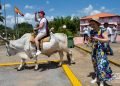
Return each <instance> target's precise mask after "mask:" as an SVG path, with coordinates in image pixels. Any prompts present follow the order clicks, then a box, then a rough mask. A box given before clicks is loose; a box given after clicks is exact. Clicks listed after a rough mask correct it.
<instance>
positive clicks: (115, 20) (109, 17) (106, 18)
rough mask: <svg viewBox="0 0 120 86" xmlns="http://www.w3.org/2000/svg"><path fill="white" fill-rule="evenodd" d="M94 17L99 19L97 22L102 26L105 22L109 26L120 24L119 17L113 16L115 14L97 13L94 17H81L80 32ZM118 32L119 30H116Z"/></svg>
mask: <svg viewBox="0 0 120 86" xmlns="http://www.w3.org/2000/svg"><path fill="white" fill-rule="evenodd" d="M94 17H99V20H98V21H99V22H100V23H101V25H103V24H104V23H105V22H108V23H109V24H111V25H112V24H116V25H117V24H120V15H115V14H109V13H99V14H96V15H91V16H86V17H82V18H81V19H80V32H82V31H83V28H84V27H85V26H88V25H89V19H91V18H94ZM118 30H119V31H120V28H118Z"/></svg>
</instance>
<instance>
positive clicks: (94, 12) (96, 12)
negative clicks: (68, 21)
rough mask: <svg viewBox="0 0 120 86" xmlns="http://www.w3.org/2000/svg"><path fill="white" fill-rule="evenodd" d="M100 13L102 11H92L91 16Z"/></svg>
mask: <svg viewBox="0 0 120 86" xmlns="http://www.w3.org/2000/svg"><path fill="white" fill-rule="evenodd" d="M98 13H101V11H99V10H93V11H91V13H90V15H94V14H98Z"/></svg>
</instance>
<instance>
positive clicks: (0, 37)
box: [0, 35, 9, 44]
mask: <svg viewBox="0 0 120 86" xmlns="http://www.w3.org/2000/svg"><path fill="white" fill-rule="evenodd" d="M0 39H2V40H3V41H5V42H7V43H8V44H9V40H7V39H5V38H3V37H2V36H1V35H0Z"/></svg>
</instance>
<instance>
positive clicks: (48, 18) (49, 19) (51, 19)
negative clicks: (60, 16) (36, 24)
mask: <svg viewBox="0 0 120 86" xmlns="http://www.w3.org/2000/svg"><path fill="white" fill-rule="evenodd" d="M46 18H47V20H48V21H53V19H54V16H46Z"/></svg>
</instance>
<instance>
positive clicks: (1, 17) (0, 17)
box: [0, 13, 4, 22]
mask: <svg viewBox="0 0 120 86" xmlns="http://www.w3.org/2000/svg"><path fill="white" fill-rule="evenodd" d="M3 21H4V17H3V16H2V15H1V13H0V22H3Z"/></svg>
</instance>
